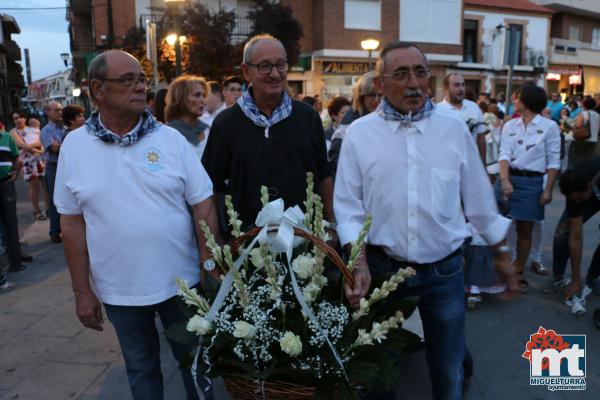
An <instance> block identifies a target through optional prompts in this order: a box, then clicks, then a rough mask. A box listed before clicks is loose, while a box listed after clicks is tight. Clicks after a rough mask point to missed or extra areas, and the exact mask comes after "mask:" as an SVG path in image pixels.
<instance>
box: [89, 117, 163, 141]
mask: <svg viewBox="0 0 600 400" xmlns="http://www.w3.org/2000/svg"><path fill="white" fill-rule="evenodd" d="M85 125H86V126H87V128H88V132H89V133H90V134H92V135H94V136H96V137H98V138H99V139H100V140H102V141H103V142H104V143H110V144H113V143H117V144H118V145H119V146H130V145H132V144H134V143H135V142H137V141H138V140H140V139H141V138H142V137H144V136H146V135H149V134H151V133H152V132H154V131H155V130H157V129H158V128H160V125H161V124H160V122H158V121H157V120H156V119H154V117H153V116H152V113H151V112H150V111H149V110H144V112H143V113H142V123H141V124H140V126H139V128H138V129H137V130H135V131H134V132H131V133H128V134H127V135H125V136H119V135H116V134H114V133H112V132H111V131H109V130H108V129H106V128H105V127H104V126H102V124H101V123H100V117H99V113H98V111H96V112H95V113H93V114H92V116H91V117H90V118H88V120H87V121H85Z"/></svg>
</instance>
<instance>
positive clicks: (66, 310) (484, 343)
mask: <svg viewBox="0 0 600 400" xmlns="http://www.w3.org/2000/svg"><path fill="white" fill-rule="evenodd" d="M18 198H19V202H18V214H19V222H20V233H21V236H22V239H21V240H22V241H23V242H26V243H27V245H26V246H25V247H24V248H23V250H24V251H26V252H27V253H30V254H32V255H33V256H34V257H35V259H34V261H33V262H31V263H29V264H28V268H27V269H26V270H25V271H23V272H18V273H11V274H9V279H10V280H14V281H15V282H16V283H17V285H18V287H17V288H16V289H15V290H13V291H12V292H9V293H5V294H1V295H0V400H25V399H36V400H37V399H42V400H63V399H81V400H121V399H123V400H124V399H131V395H130V393H129V387H128V384H127V378H126V374H125V366H124V362H123V358H122V357H121V351H120V348H119V345H118V342H117V339H116V336H115V333H114V330H113V329H112V326H111V324H110V323H109V322H108V321H107V322H105V324H104V331H103V332H96V331H92V330H90V329H86V328H84V327H83V326H81V324H80V323H79V321H78V320H77V318H76V316H75V310H74V302H73V294H72V291H71V283H70V278H69V274H68V271H67V267H66V262H65V259H64V254H63V248H62V245H60V244H59V245H57V244H53V243H51V242H50V241H49V240H48V222H47V221H43V222H40V221H36V222H34V221H33V217H32V215H31V206H30V204H29V202H28V200H27V193H26V187H25V185H24V184H23V183H22V182H20V183H19V184H18ZM563 205H564V203H563V198H562V196H561V195H560V194H559V193H558V192H556V193H555V196H554V201H553V203H552V204H551V205H550V206H549V207H548V208H547V219H546V224H545V228H544V231H545V236H544V242H543V243H544V245H543V252H544V260H543V261H544V264H545V265H546V266H551V251H552V234H553V230H554V227H555V226H556V222H557V220H558V217H559V216H560V213H561V212H562V207H563ZM599 223H600V218H599V217H598V216H596V217H595V218H594V219H593V220H591V221H589V222H588V223H587V224H586V226H585V251H584V257H583V265H584V271H585V270H586V269H587V266H588V265H589V260H590V259H591V256H592V252H593V250H594V248H595V245H596V243H598V238H599V236H598V226H599ZM526 277H527V278H528V279H529V280H530V284H531V289H530V291H529V293H527V294H525V295H522V296H519V297H518V298H516V299H514V300H513V301H511V302H505V301H501V300H499V299H496V298H492V297H486V298H484V301H483V303H482V304H480V305H479V306H478V307H477V308H476V309H474V310H469V311H468V312H467V345H468V347H469V349H470V351H471V353H472V355H473V358H474V361H475V372H474V379H473V380H472V384H471V388H470V390H469V391H468V392H467V395H466V396H465V399H467V400H479V399H485V400H496V399H498V400H503V399H515V400H517V399H518V400H524V399H532V400H534V399H535V400H537V399H575V398H577V399H597V398H598V397H599V395H598V393H599V392H598V390H599V389H600V331H599V330H597V329H595V328H594V326H593V323H592V318H591V313H592V311H593V310H594V309H595V308H597V307H600V296H598V295H594V294H592V295H591V296H590V297H589V298H588V307H587V309H588V312H587V313H586V314H585V315H583V316H581V317H575V316H573V315H572V314H571V312H570V309H569V308H568V307H567V306H565V305H564V304H563V303H562V301H561V298H560V296H559V295H558V294H555V295H544V294H542V293H540V291H539V288H540V287H541V285H542V284H543V282H544V280H545V279H547V278H543V277H539V276H537V275H535V274H534V273H532V272H530V271H527V272H526ZM413 320H414V321H413V324H412V325H413V326H414V325H415V323H416V324H417V325H418V322H419V321H418V316H415V317H414V318H413ZM539 326H543V327H544V328H546V329H554V330H555V331H556V332H557V333H559V334H586V335H587V349H589V350H588V351H587V357H586V363H587V369H586V372H587V377H586V380H587V390H586V391H583V392H550V391H548V390H547V389H546V388H545V387H542V386H530V385H529V363H528V361H527V360H525V359H524V358H522V357H521V354H522V353H523V351H524V349H525V343H526V342H527V341H528V340H529V335H531V334H533V333H534V332H536V331H537V329H538V327H539ZM413 329H415V330H417V331H418V330H419V327H418V326H416V327H414V328H413ZM161 346H162V354H161V357H162V360H163V363H162V368H163V375H164V381H165V398H166V399H169V400H170V399H184V398H185V395H184V392H183V386H182V382H181V378H180V376H179V373H178V371H177V365H176V362H175V360H174V359H173V357H172V356H171V354H170V351H169V349H168V345H167V344H166V342H165V341H164V339H163V341H162V343H161ZM402 368H403V376H402V379H401V381H400V382H399V385H398V388H399V389H398V395H397V398H399V399H428V398H430V393H431V392H430V390H431V387H430V383H429V378H428V375H427V366H426V363H425V357H424V353H423V352H418V353H414V354H410V355H405V356H403V362H402ZM216 389H217V390H216V398H217V399H219V400H224V399H227V396H226V394H225V391H224V389H223V386H222V384H221V383H219V382H217V385H216Z"/></svg>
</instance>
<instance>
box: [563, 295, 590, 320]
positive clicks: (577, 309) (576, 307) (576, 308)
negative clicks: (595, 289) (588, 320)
mask: <svg viewBox="0 0 600 400" xmlns="http://www.w3.org/2000/svg"><path fill="white" fill-rule="evenodd" d="M565 304H566V305H567V306H569V307H571V312H572V313H573V315H583V314H585V299H582V298H581V297H579V296H577V295H575V294H574V295H573V296H571V298H570V299H569V300H565Z"/></svg>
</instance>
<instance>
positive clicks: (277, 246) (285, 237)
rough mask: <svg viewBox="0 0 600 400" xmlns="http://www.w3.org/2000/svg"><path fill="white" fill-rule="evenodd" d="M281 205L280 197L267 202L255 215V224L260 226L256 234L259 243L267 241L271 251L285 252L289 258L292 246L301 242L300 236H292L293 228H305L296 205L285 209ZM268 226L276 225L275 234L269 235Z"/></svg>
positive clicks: (302, 215) (302, 214) (301, 215)
mask: <svg viewBox="0 0 600 400" xmlns="http://www.w3.org/2000/svg"><path fill="white" fill-rule="evenodd" d="M283 207H284V205H283V200H282V199H277V200H273V201H271V202H270V203H267V204H266V205H265V206H264V207H263V209H262V210H260V212H259V213H258V215H257V216H256V221H255V224H256V226H261V227H262V229H261V230H260V232H259V234H258V242H259V243H261V244H264V243H268V244H269V248H270V250H271V251H273V252H275V253H285V254H286V255H287V257H288V259H291V258H292V252H293V250H294V247H296V246H298V245H300V244H301V243H302V242H303V239H302V238H300V237H294V228H300V229H302V230H306V227H305V226H304V213H303V212H302V210H301V209H300V207H298V206H294V207H290V208H288V209H287V210H285V211H283ZM270 226H273V227H275V226H277V233H276V234H275V235H273V234H271V235H269V227H270Z"/></svg>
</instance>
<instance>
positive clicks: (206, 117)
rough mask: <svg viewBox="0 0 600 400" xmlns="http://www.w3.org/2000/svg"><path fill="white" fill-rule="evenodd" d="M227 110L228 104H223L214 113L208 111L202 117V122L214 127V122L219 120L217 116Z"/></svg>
mask: <svg viewBox="0 0 600 400" xmlns="http://www.w3.org/2000/svg"><path fill="white" fill-rule="evenodd" d="M226 108H227V104H225V103H223V104H222V105H221V107H219V108H217V109H216V110H215V112H214V113H212V114H211V113H209V112H208V110H204V113H203V114H202V115H201V116H200V121H202V122H204V123H205V124H206V125H208V126H212V123H213V121H214V120H215V118H217V115H219V114H220V113H221V111H223V110H225V109H226Z"/></svg>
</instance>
